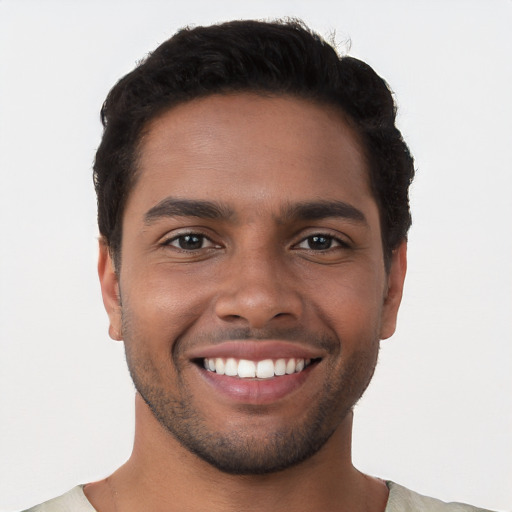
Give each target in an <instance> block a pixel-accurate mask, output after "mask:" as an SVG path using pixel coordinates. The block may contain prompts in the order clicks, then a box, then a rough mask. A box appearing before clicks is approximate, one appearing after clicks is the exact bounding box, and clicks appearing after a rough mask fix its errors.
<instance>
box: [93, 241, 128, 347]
mask: <svg viewBox="0 0 512 512" xmlns="http://www.w3.org/2000/svg"><path fill="white" fill-rule="evenodd" d="M98 275H99V278H100V285H101V295H102V296H103V305H104V306H105V310H106V311H107V314H108V318H109V320H110V326H109V328H108V334H109V335H110V337H111V338H112V339H113V340H116V341H121V340H122V339H123V333H122V323H121V299H120V295H119V280H118V277H117V274H116V271H115V267H114V262H113V261H112V256H111V254H110V250H109V248H108V245H107V243H106V242H105V240H104V239H103V238H100V241H99V257H98Z"/></svg>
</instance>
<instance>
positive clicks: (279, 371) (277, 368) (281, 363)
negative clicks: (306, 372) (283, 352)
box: [274, 359, 286, 375]
mask: <svg viewBox="0 0 512 512" xmlns="http://www.w3.org/2000/svg"><path fill="white" fill-rule="evenodd" d="M274 373H275V374H276V375H284V374H285V373H286V360H285V359H278V360H277V361H276V364H275V365H274Z"/></svg>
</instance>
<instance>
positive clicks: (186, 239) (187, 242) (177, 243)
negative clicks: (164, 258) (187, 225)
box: [164, 233, 218, 251]
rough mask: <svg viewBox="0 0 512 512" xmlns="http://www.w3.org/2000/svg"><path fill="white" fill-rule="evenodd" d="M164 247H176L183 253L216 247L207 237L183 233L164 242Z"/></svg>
mask: <svg viewBox="0 0 512 512" xmlns="http://www.w3.org/2000/svg"><path fill="white" fill-rule="evenodd" d="M164 245H167V246H171V247H176V248H177V249H181V250H183V251H197V250H199V249H207V248H209V247H218V246H217V245H216V244H214V243H213V242H212V241H211V240H210V239H209V238H208V237H206V236H205V235H201V234H200V233H183V234H181V235H178V236H175V237H173V238H170V239H168V240H166V241H165V242H164Z"/></svg>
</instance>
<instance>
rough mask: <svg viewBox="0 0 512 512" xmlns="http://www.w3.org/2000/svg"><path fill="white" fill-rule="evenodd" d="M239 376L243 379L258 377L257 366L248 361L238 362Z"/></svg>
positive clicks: (241, 360)
mask: <svg viewBox="0 0 512 512" xmlns="http://www.w3.org/2000/svg"><path fill="white" fill-rule="evenodd" d="M238 376H239V377H242V379H243V378H251V377H256V364H255V363H254V362H253V361H248V360H247V359H240V361H238Z"/></svg>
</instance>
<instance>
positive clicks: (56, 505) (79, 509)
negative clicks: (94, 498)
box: [24, 485, 96, 512]
mask: <svg viewBox="0 0 512 512" xmlns="http://www.w3.org/2000/svg"><path fill="white" fill-rule="evenodd" d="M24 512H96V509H94V507H93V506H92V505H91V504H90V503H89V501H88V500H87V498H86V497H85V494H84V491H83V486H82V485H77V486H76V487H74V488H73V489H71V490H70V491H69V492H67V493H66V494H63V495H62V496H59V497H58V498H54V499H52V500H49V501H45V502H44V503H41V505H36V506H35V507H32V508H29V509H28V510H25V511H24Z"/></svg>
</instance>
